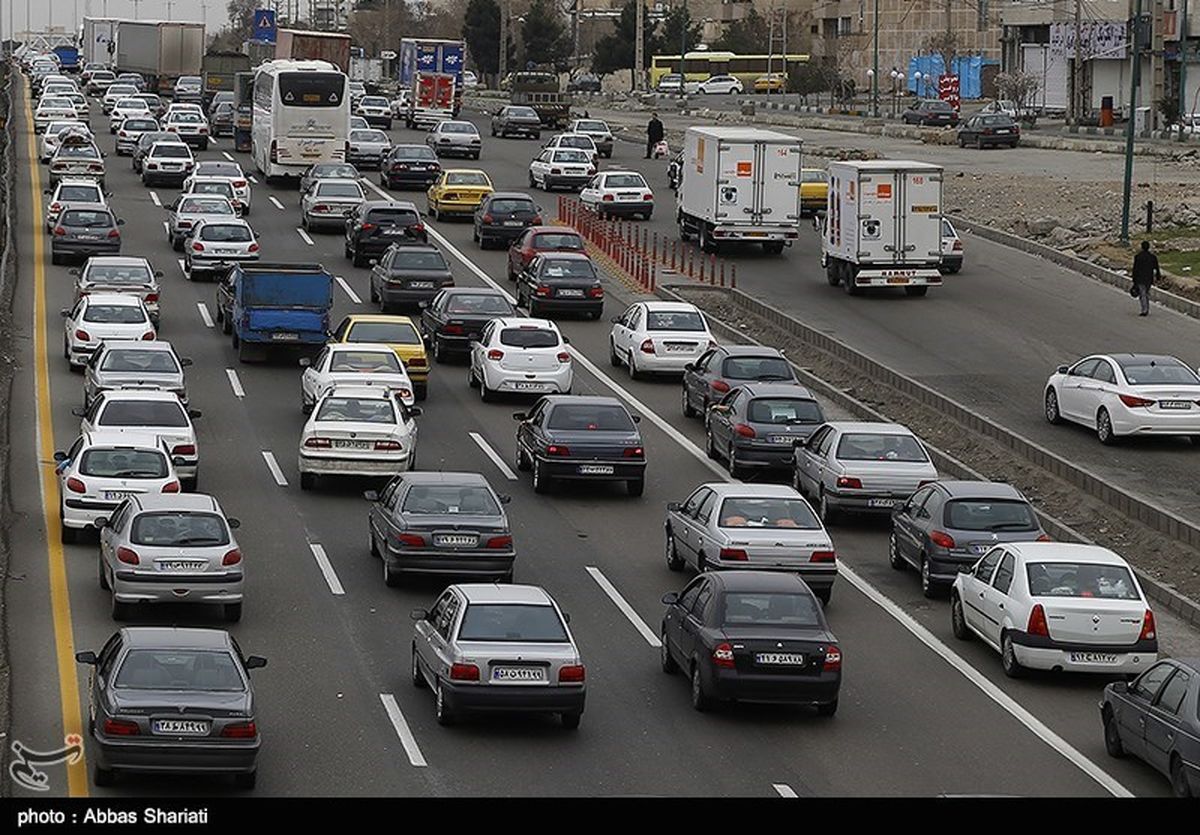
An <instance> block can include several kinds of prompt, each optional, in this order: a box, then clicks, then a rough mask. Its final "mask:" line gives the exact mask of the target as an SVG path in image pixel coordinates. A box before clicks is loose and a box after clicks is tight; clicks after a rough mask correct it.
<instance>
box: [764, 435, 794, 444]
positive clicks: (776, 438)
mask: <svg viewBox="0 0 1200 835" xmlns="http://www.w3.org/2000/svg"><path fill="white" fill-rule="evenodd" d="M767 440H768V441H770V442H771V443H773V444H790V443H791V442H792V436H791V435H771V436H770V437H769V438H767Z"/></svg>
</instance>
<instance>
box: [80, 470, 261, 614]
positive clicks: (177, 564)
mask: <svg viewBox="0 0 1200 835" xmlns="http://www.w3.org/2000/svg"><path fill="white" fill-rule="evenodd" d="M239 524H240V523H239V522H238V520H237V519H227V518H226V517H225V513H224V512H223V511H222V510H221V506H220V505H219V504H217V500H216V499H215V498H213V497H212V496H207V495H204V494H202V493H168V494H160V495H155V494H153V493H144V494H140V495H135V496H130V497H129V498H128V499H126V500H125V501H124V502H122V503H121V504H120V506H118V507H117V509H116V510H115V511H113V514H112V516H110V517H107V518H105V517H100V518H98V519H97V520H96V527H97V528H99V529H100V588H102V589H104V590H105V591H108V592H111V596H112V597H111V599H112V616H113V620H124V619H125V618H126V617H128V615H129V614H130V608H131V607H132V606H133V605H134V604H136V603H216V604H220V605H222V606H224V614H225V620H226V621H229V622H231V623H233V622H236V621H238V620H240V619H241V617H242V581H243V576H244V574H243V564H242V552H241V549H240V548H238V544H237V540H235V539H234V538H233V533H232V531H233V529H235V528H237V527H238V525H239Z"/></svg>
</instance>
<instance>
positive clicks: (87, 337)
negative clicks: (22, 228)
mask: <svg viewBox="0 0 1200 835" xmlns="http://www.w3.org/2000/svg"><path fill="white" fill-rule="evenodd" d="M75 338H76V339H78V340H79V341H80V342H91V341H92V335H91V334H90V333H88V332H87V331H84V330H79V331H75Z"/></svg>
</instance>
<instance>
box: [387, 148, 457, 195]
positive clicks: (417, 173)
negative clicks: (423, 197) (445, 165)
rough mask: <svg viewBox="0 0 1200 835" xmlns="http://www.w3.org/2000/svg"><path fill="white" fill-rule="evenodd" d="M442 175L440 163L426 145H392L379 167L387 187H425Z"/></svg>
mask: <svg viewBox="0 0 1200 835" xmlns="http://www.w3.org/2000/svg"><path fill="white" fill-rule="evenodd" d="M440 176H442V164H441V162H439V161H438V158H437V154H435V153H434V152H433V149H432V148H430V147H429V146H428V145H393V146H392V150H391V151H389V152H388V155H387V157H386V158H384V160H383V165H381V166H380V168H379V183H380V185H383V186H386V187H387V188H419V189H427V188H429V187H430V186H431V185H433V184H434V183H435V182H437V179H438V177H440Z"/></svg>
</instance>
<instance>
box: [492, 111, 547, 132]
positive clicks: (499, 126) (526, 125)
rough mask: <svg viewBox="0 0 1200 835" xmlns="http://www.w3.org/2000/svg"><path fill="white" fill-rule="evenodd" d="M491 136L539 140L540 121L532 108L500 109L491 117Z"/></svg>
mask: <svg viewBox="0 0 1200 835" xmlns="http://www.w3.org/2000/svg"><path fill="white" fill-rule="evenodd" d="M492 136H529V137H532V138H534V139H541V138H542V120H541V119H540V118H539V117H538V115H537V111H536V110H534V109H533V108H532V107H520V106H517V105H509V106H506V107H502V108H500V109H499V110H497V111H496V114H495V115H494V116H492Z"/></svg>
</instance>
